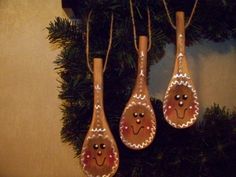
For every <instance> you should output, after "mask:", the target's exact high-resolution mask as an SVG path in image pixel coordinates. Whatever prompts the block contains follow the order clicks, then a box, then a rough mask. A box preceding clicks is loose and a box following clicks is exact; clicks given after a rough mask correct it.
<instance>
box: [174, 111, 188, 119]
mask: <svg viewBox="0 0 236 177" xmlns="http://www.w3.org/2000/svg"><path fill="white" fill-rule="evenodd" d="M186 111H187V108H185V109H184V111H183V115H182V116H179V112H178V111H177V109H175V112H176V115H177V117H178V118H179V119H183V118H184V117H185V112H186Z"/></svg>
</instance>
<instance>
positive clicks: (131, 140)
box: [120, 36, 156, 150]
mask: <svg viewBox="0 0 236 177" xmlns="http://www.w3.org/2000/svg"><path fill="white" fill-rule="evenodd" d="M147 41H148V39H147V37H146V36H140V37H139V53H138V55H139V56H138V75H137V79H136V83H135V87H134V89H133V91H132V95H131V98H130V100H129V101H128V103H127V105H126V107H125V109H124V112H123V114H122V117H121V121H120V137H121V140H122V142H123V143H124V144H125V145H126V146H127V147H128V148H131V149H134V150H141V149H144V148H146V147H147V146H148V145H150V144H151V142H152V141H153V139H154V137H155V134H156V118H155V115H154V111H153V108H152V104H151V102H150V97H149V93H148V87H147V81H146V80H147V75H146V73H147V71H146V70H147Z"/></svg>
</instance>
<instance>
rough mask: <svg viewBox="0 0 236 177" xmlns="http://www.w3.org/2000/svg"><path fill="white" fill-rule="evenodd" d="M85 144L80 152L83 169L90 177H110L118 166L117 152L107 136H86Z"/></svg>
mask: <svg viewBox="0 0 236 177" xmlns="http://www.w3.org/2000/svg"><path fill="white" fill-rule="evenodd" d="M87 141H88V142H87V146H85V147H84V148H83V150H82V153H81V163H82V166H83V168H84V171H85V172H86V173H87V175H88V176H91V177H97V176H99V177H110V176H111V175H112V174H113V173H114V172H115V171H116V169H117V168H118V154H117V152H116V149H115V147H114V145H113V144H112V142H111V141H110V140H109V139H108V137H105V138H104V136H97V135H96V136H93V137H88V138H87Z"/></svg>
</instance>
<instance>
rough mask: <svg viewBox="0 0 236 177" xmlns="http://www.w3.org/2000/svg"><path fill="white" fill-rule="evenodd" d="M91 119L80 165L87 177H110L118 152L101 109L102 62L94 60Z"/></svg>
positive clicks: (102, 108) (116, 166)
mask: <svg viewBox="0 0 236 177" xmlns="http://www.w3.org/2000/svg"><path fill="white" fill-rule="evenodd" d="M93 77H94V78H93V79H94V106H93V117H92V122H91V125H90V128H89V131H88V133H87V135H86V138H85V141H84V143H83V147H82V152H81V164H82V168H83V171H84V172H85V174H86V175H87V176H89V177H98V176H99V177H112V176H113V175H114V174H115V173H116V171H117V169H118V166H119V152H118V148H117V145H116V142H115V139H114V138H113V135H112V133H111V131H110V128H109V126H108V123H107V120H106V116H105V113H104V107H103V62H102V59H101V58H95V59H94V75H93Z"/></svg>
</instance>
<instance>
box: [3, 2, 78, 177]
mask: <svg viewBox="0 0 236 177" xmlns="http://www.w3.org/2000/svg"><path fill="white" fill-rule="evenodd" d="M60 3H61V1H60V0H47V1H46V0H45V1H38V0H23V1H21V0H0V177H79V176H81V175H79V168H78V160H77V159H75V158H74V152H73V150H72V148H71V146H68V145H66V144H63V143H62V142H61V139H60V129H61V126H62V124H61V121H60V119H61V113H60V110H59V105H60V100H59V99H58V98H57V94H58V88H57V86H58V83H57V81H56V79H57V75H56V73H55V71H54V65H53V63H52V62H53V60H54V59H55V57H56V55H57V54H58V52H59V51H57V50H53V49H52V46H51V45H49V43H48V40H47V39H46V37H47V30H46V29H45V27H46V26H48V24H49V22H50V21H51V20H53V19H54V17H55V16H62V17H65V14H64V12H63V10H62V8H61V4H60Z"/></svg>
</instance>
